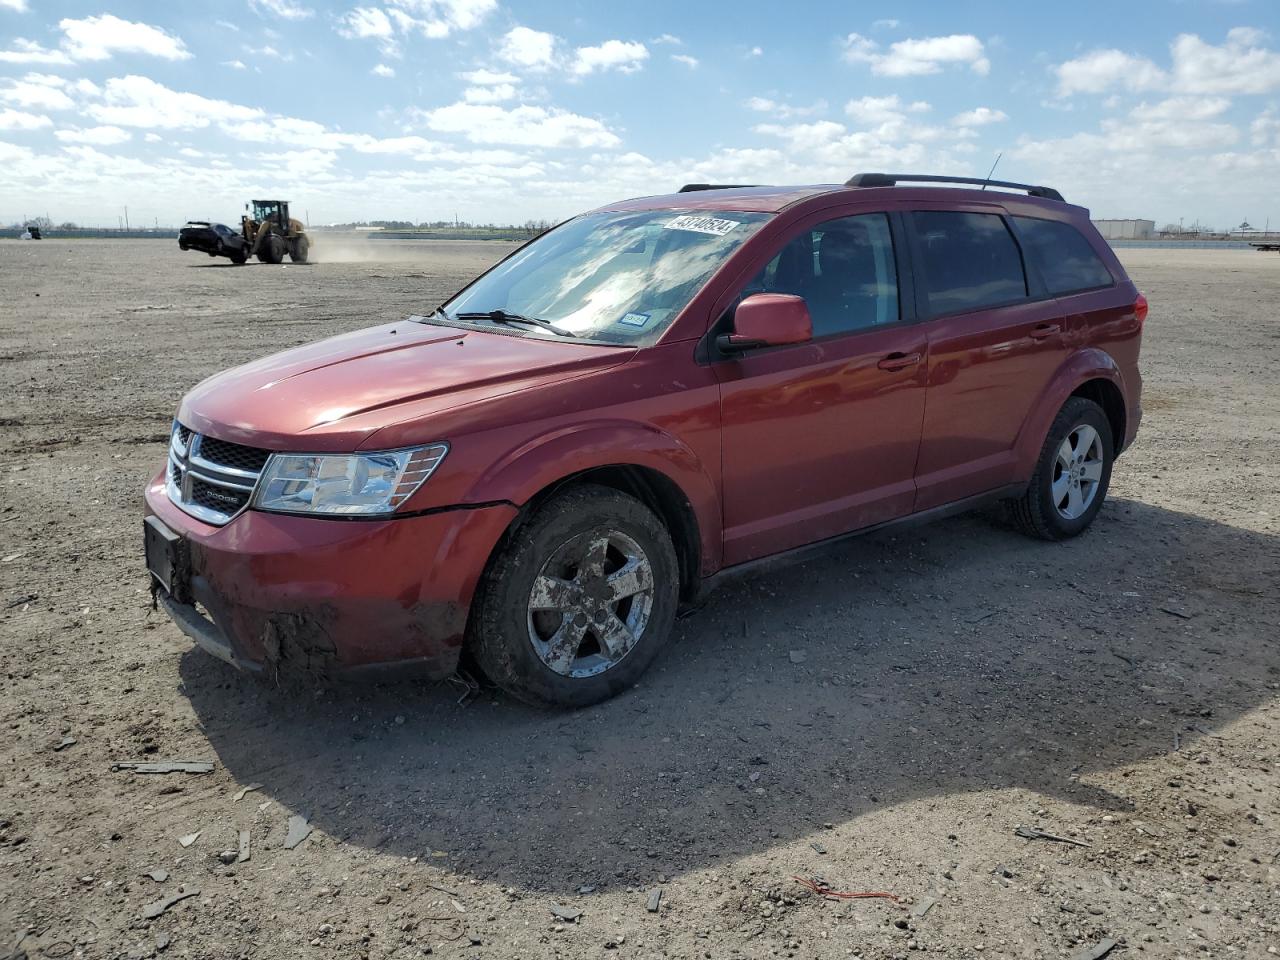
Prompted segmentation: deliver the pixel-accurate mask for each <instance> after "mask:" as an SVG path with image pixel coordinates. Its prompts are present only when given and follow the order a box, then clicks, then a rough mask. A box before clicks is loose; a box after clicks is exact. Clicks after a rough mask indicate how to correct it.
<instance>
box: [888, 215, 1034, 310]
mask: <svg viewBox="0 0 1280 960" xmlns="http://www.w3.org/2000/svg"><path fill="white" fill-rule="evenodd" d="M911 221H912V225H913V226H914V228H915V233H916V239H917V242H918V244H919V249H920V254H921V259H922V260H923V267H924V288H925V296H926V298H927V299H928V306H929V312H930V313H931V314H934V315H937V314H941V313H961V312H964V311H969V310H980V309H982V308H983V307H992V306H998V305H1000V304H1006V303H1014V302H1016V301H1018V300H1024V299H1026V296H1027V277H1026V272H1025V271H1024V270H1023V267H1022V255H1021V254H1020V253H1019V252H1018V244H1017V242H1016V241H1015V240H1014V239H1013V235H1012V234H1011V233H1010V232H1009V228H1008V226H1006V225H1005V222H1004V218H1003V217H1000V216H997V215H995V214H990V213H962V212H959V211H934V210H927V211H926V210H918V211H916V212H914V213H912V214H911Z"/></svg>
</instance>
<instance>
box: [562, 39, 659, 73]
mask: <svg viewBox="0 0 1280 960" xmlns="http://www.w3.org/2000/svg"><path fill="white" fill-rule="evenodd" d="M648 59H649V48H648V47H646V46H645V45H644V44H643V43H637V42H635V41H630V40H606V41H605V42H604V43H602V44H600V45H599V46H595V47H579V48H578V49H577V50H576V51H575V53H574V57H573V63H572V64H571V65H570V67H569V69H570V71H571V72H572V73H574V74H576V75H578V76H586V75H587V74H590V73H595V72H596V71H597V70H599V71H605V70H617V71H618V72H619V73H635V72H636V71H637V70H639V69H640V68H641V67H642V66H643V65H644V61H646V60H648Z"/></svg>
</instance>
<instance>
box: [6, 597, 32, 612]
mask: <svg viewBox="0 0 1280 960" xmlns="http://www.w3.org/2000/svg"><path fill="white" fill-rule="evenodd" d="M39 599H40V595H39V594H36V593H28V594H26V595H25V596H21V597H15V598H14V599H12V600H10V601H9V602H8V603H6V604H5V605H4V608H5V609H6V610H12V609H13V608H14V607H21V606H23V605H24V604H28V603H31V602H32V601H33V600H39Z"/></svg>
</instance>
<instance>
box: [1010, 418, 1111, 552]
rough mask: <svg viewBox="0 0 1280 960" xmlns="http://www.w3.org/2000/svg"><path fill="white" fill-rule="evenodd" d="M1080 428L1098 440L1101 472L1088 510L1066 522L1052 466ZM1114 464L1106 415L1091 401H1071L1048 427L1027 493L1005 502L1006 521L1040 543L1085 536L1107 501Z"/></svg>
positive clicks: (1108, 422) (1109, 424)
mask: <svg viewBox="0 0 1280 960" xmlns="http://www.w3.org/2000/svg"><path fill="white" fill-rule="evenodd" d="M1081 427H1092V428H1093V430H1094V431H1096V432H1097V434H1098V436H1099V438H1100V439H1101V447H1102V456H1101V460H1102V472H1101V476H1100V477H1099V479H1098V481H1097V489H1096V490H1095V491H1094V493H1093V498H1092V500H1091V501H1090V503H1089V505H1088V508H1087V509H1085V511H1084V512H1083V513H1082V514H1080V515H1079V516H1078V517H1074V518H1068V517H1066V516H1064V515H1063V514H1062V513H1060V512H1059V510H1058V508H1057V505H1056V504H1055V499H1054V495H1053V483H1054V474H1055V464H1056V463H1057V460H1058V451H1059V448H1060V447H1061V446H1062V445H1063V443H1064V441H1067V439H1068V438H1069V437H1071V436H1072V434H1073V433H1074V432H1075V431H1077V430H1078V429H1079V428H1081ZM1114 462H1115V443H1114V439H1113V437H1112V434H1111V422H1110V421H1109V420H1107V415H1106V414H1105V413H1104V412H1103V410H1102V408H1101V407H1100V406H1098V405H1097V404H1096V403H1094V402H1093V401H1092V400H1086V399H1085V398H1084V397H1072V398H1071V399H1069V400H1068V401H1067V402H1066V403H1065V404H1063V406H1062V409H1061V410H1059V411H1058V415H1057V417H1055V418H1054V421H1053V424H1052V425H1051V426H1050V427H1049V432H1048V434H1047V435H1046V436H1045V439H1044V446H1042V447H1041V448H1040V459H1039V460H1037V461H1036V470H1035V473H1033V474H1032V475H1031V482H1030V483H1029V484H1028V485H1027V490H1026V492H1025V493H1024V494H1023V495H1022V496H1021V497H1018V498H1016V499H1013V500H1007V501H1005V503H1006V506H1007V508H1008V516H1009V519H1010V520H1011V521H1012V522H1013V524H1014V526H1016V527H1017V528H1018V529H1019V530H1021V531H1022V532H1023V533H1025V534H1026V535H1027V536H1030V537H1038V538H1039V539H1041V540H1067V539H1070V538H1071V537H1074V536H1076V535H1077V534H1079V533H1082V532H1084V530H1086V529H1087V528H1088V526H1089V525H1090V524H1091V523H1093V518H1094V517H1096V516H1097V515H1098V511H1099V510H1101V509H1102V504H1103V501H1104V500H1106V497H1107V487H1108V486H1109V485H1110V483H1111V466H1112V464H1113V463H1114Z"/></svg>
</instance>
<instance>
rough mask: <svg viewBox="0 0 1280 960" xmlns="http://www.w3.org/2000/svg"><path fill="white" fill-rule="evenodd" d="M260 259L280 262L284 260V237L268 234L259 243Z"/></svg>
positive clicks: (264, 261)
mask: <svg viewBox="0 0 1280 960" xmlns="http://www.w3.org/2000/svg"><path fill="white" fill-rule="evenodd" d="M258 259H259V260H260V261H262V262H263V263H280V262H281V261H282V260H284V237H282V236H279V235H278V234H274V233H271V234H268V235H267V236H265V237H263V238H262V240H261V241H259V243H258Z"/></svg>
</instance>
